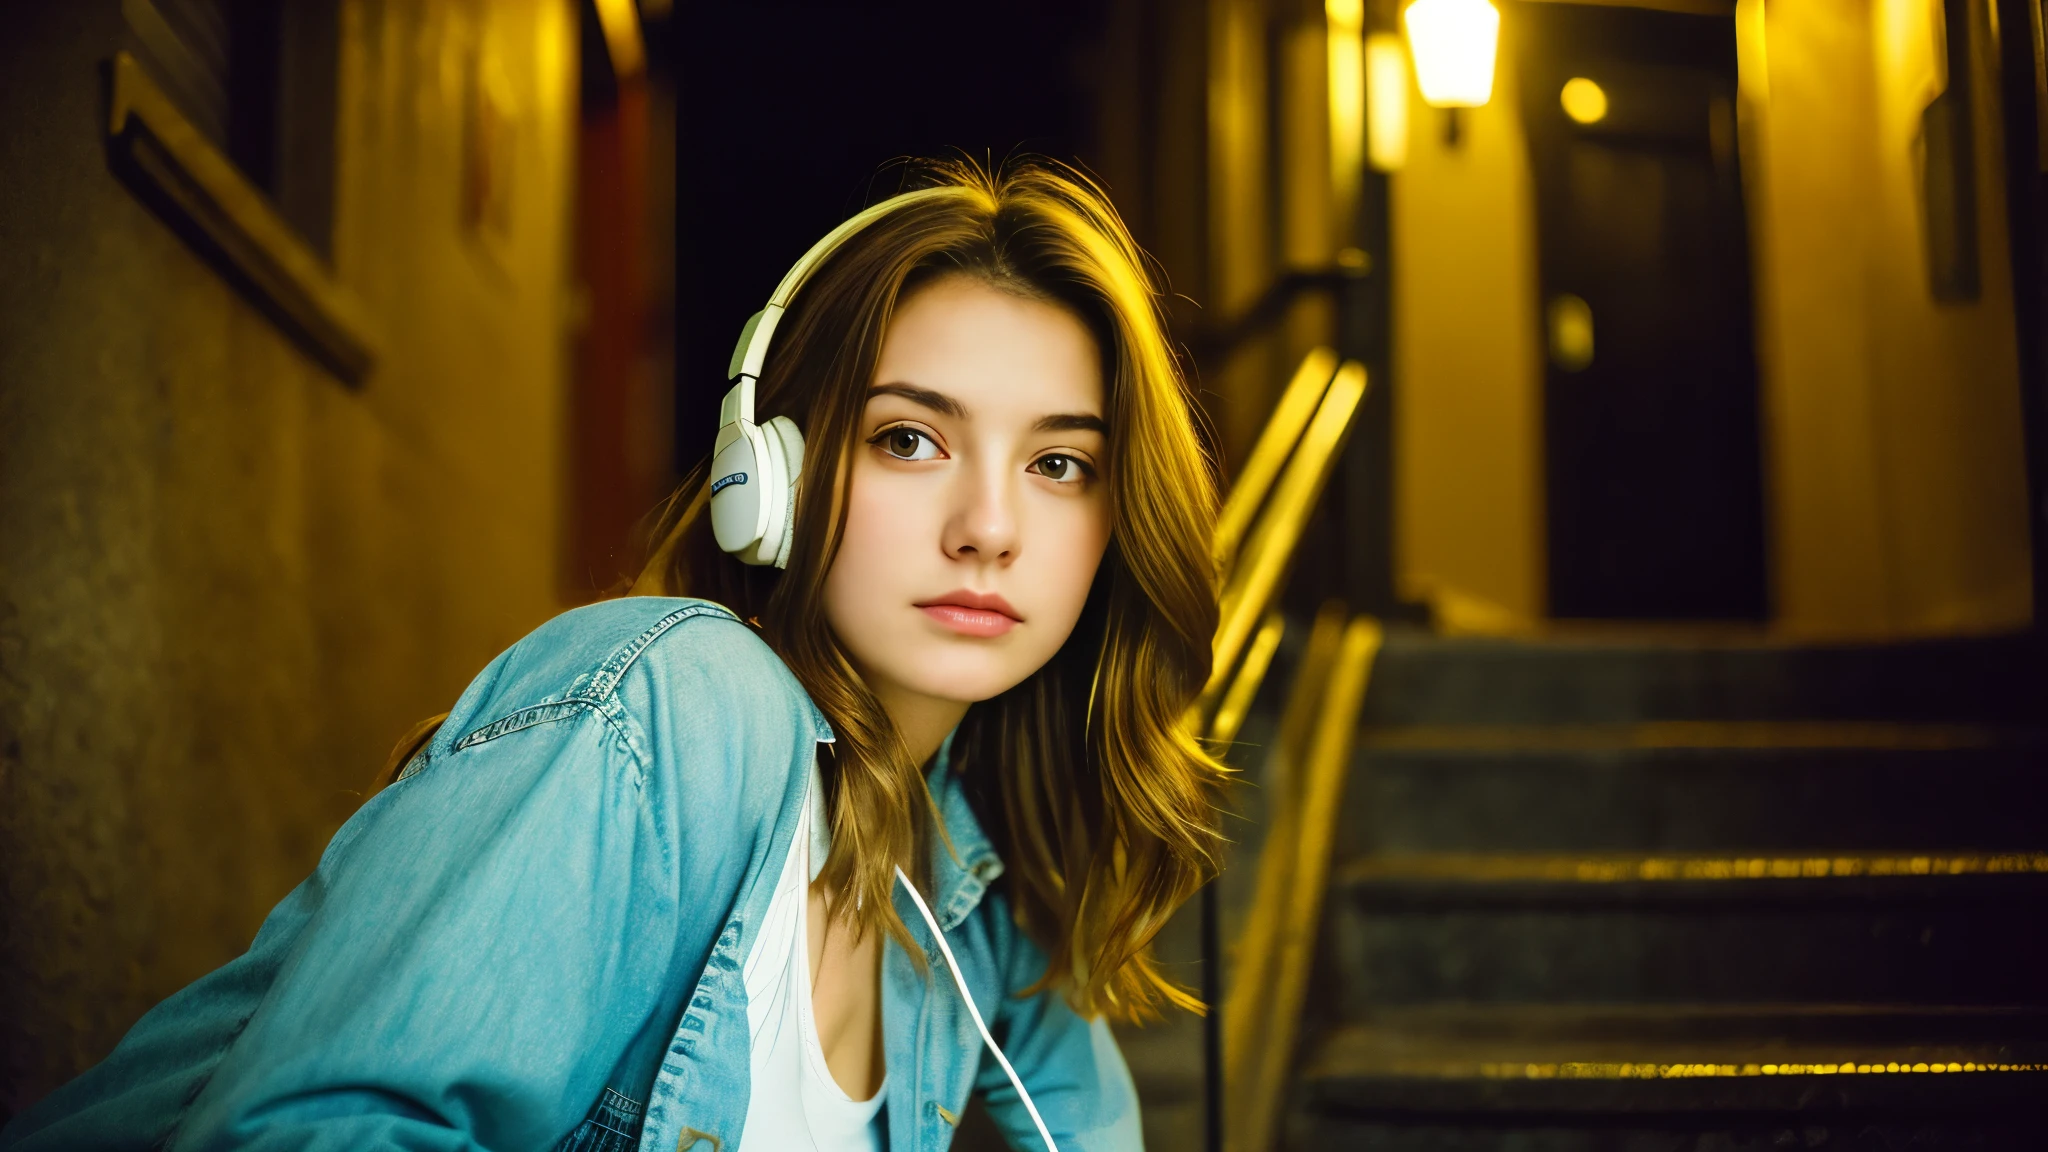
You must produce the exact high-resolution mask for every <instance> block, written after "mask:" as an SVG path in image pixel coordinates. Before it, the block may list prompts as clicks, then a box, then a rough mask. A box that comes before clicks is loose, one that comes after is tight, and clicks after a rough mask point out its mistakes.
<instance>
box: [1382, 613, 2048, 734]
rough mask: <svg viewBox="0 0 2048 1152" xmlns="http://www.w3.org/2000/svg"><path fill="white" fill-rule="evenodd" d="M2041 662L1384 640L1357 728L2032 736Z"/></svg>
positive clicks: (1767, 645) (2007, 647) (1690, 645)
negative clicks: (1873, 727)
mask: <svg viewBox="0 0 2048 1152" xmlns="http://www.w3.org/2000/svg"><path fill="white" fill-rule="evenodd" d="M2044 698H2048V693H2044V680H2043V672H2042V659H2041V654H2040V652H2039V650H2038V649H2037V648H2036V647H2035V642H2034V641H2033V640H2031V639H2030V638H2028V637H2024V636H2010V637H1989V638H1981V639H1977V638H1973V639H1942V640H1927V641H1918V642H1912V643H1898V644H1883V645H1853V644H1843V645H1788V644H1785V643H1782V642H1778V641H1774V640H1770V639H1768V638H1765V637H1761V636H1731V637H1726V638H1721V639H1705V640H1699V639H1695V640H1687V641H1679V642H1656V641H1655V640H1654V639H1653V638H1647V637H1629V636H1615V637H1612V638H1599V637H1589V638H1572V639H1548V640H1541V641H1520V640H1502V639H1479V638H1445V637H1438V636H1433V635H1430V634H1428V633H1422V632H1416V631H1406V630H1398V629H1397V630H1390V631H1389V633H1388V635H1387V639H1386V643H1385V646H1384V647H1383V648H1382V650H1381V652H1380V655H1379V658H1378V661H1377V663H1376V664H1375V666H1374V670H1373V683H1372V689H1371V691H1370V692H1369V693H1368V694H1367V697H1366V701H1365V708H1364V713H1363V716H1362V720H1363V722H1364V723H1365V725H1366V726H1367V727H1374V726H1380V725H1389V724H1558V723H1576V722H1588V723H1600V722H1620V721H1630V720H1770V719H1787V720H1886V721H1983V722H2003V723H2018V724H2034V723H2038V722H2039V721H2040V718H2041V711H2042V706H2041V701H2042V700H2043V699H2044Z"/></svg>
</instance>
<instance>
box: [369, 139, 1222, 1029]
mask: <svg viewBox="0 0 2048 1152" xmlns="http://www.w3.org/2000/svg"><path fill="white" fill-rule="evenodd" d="M912 171H913V177H912V179H913V181H914V182H915V184H920V185H923V186H932V187H942V188H946V189H950V190H951V192H952V194H951V195H944V196H937V197H932V198H928V199H923V200H920V201H916V202H913V203H910V204H907V205H905V206H904V207H903V208H901V209H899V210H897V211H895V212H892V213H891V214H889V215H887V216H885V217H883V218H882V219H880V220H877V221H875V222H874V223H872V224H870V225H869V226H868V227H867V228H865V229H864V230H862V231H861V232H859V233H857V234H856V235H854V236H853V237H852V238H851V239H849V240H848V241H847V242H846V243H845V244H844V245H843V246H841V247H840V249H839V250H838V251H837V252H835V253H834V254H833V255H832V256H831V257H830V259H828V260H827V261H826V262H825V263H824V264H822V265H821V266H820V267H819V268H818V269H817V271H816V272H815V273H814V274H813V275H812V277H811V279H810V280H809V282H808V283H806V284H805V286H804V287H803V289H802V290H801V291H800V292H798V293H797V296H796V298H795V300H794V301H793V302H792V304H791V307H790V308H789V310H788V312H787V313H786V314H785V315H784V317H783V318H782V322H781V325H780V327H779V328H778V330H777V332H776V338H775V345H774V348H773V349H772V351H771V352H770V354H769V356H768V360H767V364H766V366H765V372H764V375H763V376H762V377H761V379H760V382H759V387H758V389H757V393H756V396H757V399H756V411H757V413H758V416H757V418H758V419H760V420H763V421H765V420H767V419H769V418H771V417H774V416H788V417H790V418H791V419H793V420H795V421H796V423H797V425H798V426H799V427H801V428H802V429H803V430H804V442H805V458H804V473H803V477H802V482H801V485H800V489H799V493H798V498H797V502H796V527H795V539H794V544H793V548H792V550H791V555H790V559H789V564H788V568H787V569H786V570H782V571H778V570H775V569H773V568H757V567H749V566H747V565H744V564H742V563H740V562H739V561H738V560H737V559H736V558H734V557H732V556H729V555H727V554H725V553H724V552H722V551H720V549H719V548H718V545H717V542H716V540H714V539H713V537H712V533H711V524H710V517H709V516H708V515H706V514H705V513H706V511H707V509H708V507H709V499H710V497H709V492H708V484H707V481H708V478H709V477H708V466H709V461H708V460H706V461H704V462H703V463H700V464H699V465H698V467H697V468H696V469H694V470H693V471H692V472H691V474H690V475H689V476H688V477H687V478H686V479H685V480H684V481H683V483H682V485H681V486H680V487H679V488H678V489H677V490H676V492H675V493H674V494H673V495H671V496H670V497H669V499H668V500H667V501H666V502H665V503H664V505H663V506H662V507H660V508H659V509H657V511H656V514H655V515H654V517H653V519H652V529H651V531H650V533H649V535H648V543H650V544H651V545H652V548H651V550H650V554H649V558H648V560H647V562H646V564H645V566H644V567H643V568H642V569H641V571H640V573H639V575H638V577H637V578H636V579H635V580H634V581H633V583H632V584H631V586H630V588H629V589H628V590H627V591H628V594H632V595H687V596H696V597H702V598H704V599H708V600H714V601H717V602H719V603H721V604H724V605H725V606H727V607H728V608H731V609H732V610H733V611H734V612H736V613H737V614H738V615H739V616H740V617H741V618H742V619H745V620H748V621H749V622H750V623H753V624H755V625H756V626H757V627H758V628H759V630H760V634H761V636H762V637H763V638H764V639H765V640H766V641H767V643H768V644H769V645H770V646H771V647H772V648H773V649H774V650H775V651H776V653H777V654H778V655H780V656H781V658H782V659H783V661H784V662H785V663H786V664H788V666H789V667H790V669H791V670H792V671H793V672H794V673H795V675H796V677H797V679H798V681H800V682H801V683H802V684H803V686H804V688H805V690H806V691H807V692H808V693H809V694H810V697H811V699H812V700H813V701H814V702H815V703H816V704H817V706H818V708H819V709H820V710H821V711H823V712H824V714H825V716H826V718H827V720H829V721H830V723H831V725H832V729H833V732H834V734H835V735H836V737H837V742H836V745H834V746H832V750H831V752H830V753H829V754H828V755H827V756H826V758H825V763H824V764H823V773H824V776H825V780H826V788H827V791H828V794H829V800H830V812H831V820H832V849H831V853H830V855H829V856H828V857H827V859H826V862H825V866H824V869H823V871H822V872H821V874H820V875H819V877H818V881H817V882H818V883H819V884H820V885H823V886H824V888H825V890H826V891H827V892H830V893H834V894H835V896H834V906H835V908H836V909H839V910H846V909H858V911H855V912H852V913H850V916H851V921H852V927H853V930H854V931H856V932H865V931H868V930H874V929H879V930H881V931H883V932H885V933H886V934H888V935H889V936H891V937H893V938H895V939H896V940H898V941H899V942H900V943H902V944H903V945H904V946H905V947H906V950H908V951H909V952H910V953H911V954H912V955H913V956H918V955H920V954H921V953H920V950H919V949H918V948H916V947H915V946H914V945H912V943H911V940H910V936H909V934H908V932H907V931H906V930H905V928H904V925H903V922H902V921H901V919H900V918H899V917H898V916H897V914H896V912H895V908H894V903H893V901H892V900H891V895H892V892H891V884H892V880H893V878H894V871H893V869H894V867H895V866H896V865H897V864H899V863H903V864H905V865H906V866H909V865H912V864H913V863H914V862H919V861H922V860H923V859H924V858H925V852H926V846H927V845H928V844H929V843H931V839H930V838H931V837H932V836H933V835H934V834H936V835H937V836H938V837H940V838H941V839H942V840H943V838H944V837H945V830H944V828H943V827H941V826H940V822H939V820H938V814H937V811H936V809H935V807H934V806H933V804H932V802H931V796H930V793H929V791H928V790H927V789H926V786H925V781H924V776H923V773H922V770H921V768H920V766H919V765H917V764H915V763H913V762H912V761H911V758H910V755H909V753H908V751H907V749H906V747H905V745H904V743H903V740H902V739H901V737H900V736H899V735H898V734H897V732H896V730H895V728H894V726H893V725H892V724H891V723H890V720H889V717H888V714H887V713H886V712H885V711H884V710H883V707H882V705H881V702H880V701H879V700H878V699H877V697H876V696H875V694H874V692H873V691H872V690H871V689H870V688H869V687H868V685H867V684H865V683H864V682H863V681H862V679H861V677H860V675H859V673H858V672H856V671H855V670H854V667H853V664H852V663H851V662H850V661H849V659H848V657H847V654H846V652H845V650H844V649H843V648H842V647H841V646H840V644H839V641H838V640H837V639H836V638H835V637H834V636H833V634H832V631H831V629H830V628H829V627H828V626H827V623H826V618H825V611H824V595H823V593H824V586H825V576H826V572H827V570H828V569H829V568H830V567H831V565H832V560H833V557H834V555H835V554H836V553H837V550H838V546H839V541H840V537H841V533H842V532H843V530H844V525H845V517H846V500H845V496H846V490H847V486H848V483H849V477H850V475H851V467H852V463H853V460H854V453H855V451H856V445H857V443H858V438H859V431H860V419H861V416H862V413H863V410H864V409H865V407H866V404H867V397H868V390H869V388H870V387H871V386H872V384H873V382H874V374H875V367H876V363H877V361H878V359H879V357H880V354H881V348H882V341H883V337H884V335H885V334H886V333H887V331H888V327H889V322H890V317H891V316H892V314H893V313H894V310H895V309H896V307H897V306H898V304H899V303H900V302H901V301H903V300H904V299H906V298H907V297H908V296H909V295H910V294H911V293H912V292H914V291H916V290H917V289H918V288H919V287H921V286H922V285H923V284H925V283H927V282H929V281H931V280H934V279H937V278H939V277H941V276H947V275H966V276H972V277H975V278H977V279H979V280H981V281H983V282H985V283H987V284H989V285H991V286H993V287H995V288H997V289H999V290H1002V291H1005V292H1013V293H1017V294H1019V295H1021V296H1025V297H1028V298H1032V299H1037V300H1042V301H1046V302H1049V303H1052V304H1055V305H1057V306H1059V307H1063V308H1066V309H1068V310H1070V311H1071V312H1072V313H1073V314H1074V315H1075V316H1077V317H1079V318H1080V319H1081V320H1082V321H1083V322H1084V323H1085V324H1086V325H1087V326H1088V328H1089V329H1090V330H1091V331H1092V332H1093V334H1094V336H1095V339H1096V342H1097V345H1098V347H1099V348H1100V350H1101V353H1102V356H1103V379H1104V380H1105V382H1106V383H1107V386H1108V387H1107V397H1106V400H1107V408H1108V411H1107V413H1106V416H1107V423H1108V426H1109V448H1108V453H1107V464H1108V467H1107V469H1106V473H1107V481H1108V487H1109V494H1110V495H1109V502H1110V514H1111V523H1112V529H1111V538H1110V543H1109V546H1108V548H1107V550H1106V551H1105V554H1104V556H1103V559H1102V563H1101V566H1100V568H1099V569H1098V570H1097V572H1096V576H1095V582H1094V585H1093V587H1092V588H1091V589H1090V592H1089V596H1088V601H1087V606H1086V607H1085V609H1084V610H1083V612H1082V615H1081V618H1080V620H1079V622H1078V623H1077V624H1076V625H1075V628H1074V631H1073V633H1072V635H1071V636H1069V638H1068V639H1067V641H1066V643H1065V645H1064V646H1063V647H1062V648H1061V649H1060V650H1059V652H1058V653H1057V654H1055V656H1054V657H1053V658H1052V659H1051V660H1050V661H1048V662H1047V663H1046V664H1045V666H1044V667H1042V668H1041V669H1039V670H1038V671H1037V672H1036V673H1034V674H1033V675H1032V676H1030V677H1029V678H1027V679H1026V680H1025V681H1024V682H1023V683H1021V684H1019V685H1017V686H1016V687H1014V688H1012V689H1010V690H1009V691H1008V692H1005V693H1003V694H1002V695H1000V696H998V697H996V698H994V699H991V700H987V701H983V702H980V703H977V704H975V705H974V706H973V707H971V708H970V709H969V710H968V713H967V716H966V719H965V720H964V721H963V722H962V724H961V726H960V729H959V731H958V733H957V735H956V736H955V738H954V744H953V748H954V754H953V765H954V766H955V767H956V768H957V769H958V770H959V771H961V772H962V773H964V774H965V784H966V790H967V794H968V795H969V797H970V798H971V800H972V802H973V804H974V807H975V809H976V813H977V815H978V816H979V817H980V818H981V820H982V822H983V824H984V826H985V831H986V832H987V833H988V834H989V836H990V838H991V840H992V841H993V842H994V844H995V847H996V850H997V852H998V853H999V854H1000V855H1001V856H1002V858H1003V860H1004V863H1005V865H1006V871H1007V878H1006V883H1007V887H1008V890H1009V893H1010V896H1011V900H1012V902H1013V904H1014V906H1015V909H1016V911H1017V914H1018V917H1019V920H1020V923H1021V924H1022V926H1023V928H1024V930H1025V931H1026V932H1028V933H1029V934H1030V935H1031V936H1032V938H1033V939H1034V940H1035V941H1037V942H1038V943H1039V944H1040V946H1041V947H1043V948H1044V950H1045V952H1046V955H1047V957H1048V959H1049V964H1048V966H1047V969H1046V972H1045V974H1044V976H1043V977H1042V978H1041V979H1040V980H1039V982H1038V983H1037V984H1036V985H1034V987H1033V991H1036V990H1038V989H1044V988H1056V989H1058V990H1059V991H1060V992H1061V993H1062V994H1064V995H1065V996H1066V997H1067V999H1068V1001H1069V1003H1071V1004H1072V1005H1073V1006H1074V1007H1075V1009H1076V1010H1078V1011H1080V1012H1082V1013H1083V1014H1084V1015H1089V1016H1094V1015H1101V1014H1107V1015H1110V1016H1113V1017H1116V1018H1119V1019H1141V1018H1144V1017H1147V1016H1151V1015H1155V1014H1156V1012H1157V1010H1158V1008H1159V1006H1160V1003H1161V1002H1162V1001H1164V1002H1168V1003H1172V1004H1176V1005H1179V1006H1181V1007H1185V1008H1189V1009H1193V1010H1199V1009H1200V1002H1199V1001H1198V1000H1196V999H1195V998H1194V997H1192V996H1191V995H1189V994H1188V993H1187V991H1186V990H1184V989H1182V988H1180V987H1179V986H1178V985H1176V984H1175V983H1174V982H1173V981H1171V980H1169V979H1168V978H1167V977H1166V976H1165V975H1164V974H1163V973H1162V972H1161V971H1160V970H1159V968H1158V966H1157V965H1156V963H1155V962H1154V960H1153V958H1152V955H1151V949H1150V944H1151V941H1152V938H1153V937H1154V935H1155V934H1156V933H1157V932H1158V930H1159V928H1160V926H1161V925H1162V924H1164V923H1165V921H1166V919H1167V917H1168V916H1169V915H1170V914H1171V913H1172V912H1173V910H1174V909H1175V908H1176V907H1178V906H1179V905H1180V904H1181V902H1182V901H1184V900H1186V899H1187V897H1188V896H1189V895H1191V894H1192V893H1193V892H1194V891H1195V890H1196V889H1197V888H1198V887H1200V886H1201V884H1203V883H1204V882H1205V881H1207V880H1208V879H1209V878H1211V877H1212V876H1213V875H1214V874H1215V872H1216V868H1217V863H1218V856H1219V851H1218V850H1219V846H1220V844H1221V833H1220V829H1219V811H1220V807H1219V805H1220V799H1221V797H1220V796H1219V795H1218V792H1219V789H1220V788H1221V786H1222V782H1223V780H1224V773H1225V770H1224V769H1223V768H1222V767H1221V766H1220V765H1219V764H1218V763H1217V762H1216V761H1215V760H1214V759H1213V758H1212V757H1211V756H1210V755H1209V753H1208V752H1207V751H1206V750H1205V749H1204V748H1203V747H1202V746H1201V745H1200V744H1199V743H1197V741H1196V740H1195V739H1194V737H1193V735H1192V734H1191V733H1190V732H1188V731H1187V730H1186V729H1185V727H1184V726H1183V724H1182V716H1183V714H1184V713H1185V712H1186V710H1187V709H1188V707H1189V705H1190V704H1191V703H1192V702H1193V701H1194V699H1195V697H1196V695H1197V694H1198V693H1199V691H1200V690H1201V687H1202V685H1203V682H1204V681H1205V680H1206V679H1207V678H1208V675H1209V666H1210V644H1211V640H1212V637H1213V635H1214V633H1215V629H1216V619H1217V601H1216V573H1215V568H1214V564H1213V561H1212V560H1211V559H1210V537H1211V534H1212V532H1213V529H1214V523H1215V515H1216V482H1215V473H1214V467H1213V463H1212V461H1211V460H1210V458H1209V456H1208V455H1207V453H1206V452H1205V451H1204V449H1203V447H1202V444H1201V442H1200V439H1199V438H1198V436H1197V434H1196V430H1195V425H1194V420H1195V410H1194V407H1193V403H1192V399H1191V397H1190V394H1189V391H1188V388H1187V386H1186V382H1185V380H1184V379H1183V377H1182V375H1181V372H1180V370H1179V367H1178V363H1177V361H1176V359H1175V356H1174V354H1173V351H1172V348H1171V347H1170V345H1169V344H1168V341H1167V337H1166V331H1165V326H1164V320H1163V315H1162V311H1161V309H1160V306H1159V292H1158V289H1157V288H1156V286H1155V284H1154V281H1153V279H1152V277H1151V275H1150V274H1149V273H1148V268H1147V265H1146V262H1145V259H1144V257H1143V255H1142V254H1141V252H1140V251H1139V249H1138V247H1137V245H1136V244H1134V243H1133V242H1132V240H1131V238H1130V235H1129V233H1128V232H1127V231H1126V230H1125V228H1124V226H1123V223H1122V221H1121V220H1120V219H1118V217H1117V215H1116V212H1115V210H1114V209H1113V208H1112V207H1111V206H1110V204H1109V201H1108V198H1107V197H1106V195H1105V194H1104V193H1103V192H1102V190H1101V189H1100V188H1099V187H1097V186H1096V185H1095V184H1094V183H1093V182H1092V181H1090V180H1089V179H1088V178H1087V177H1085V176H1083V175H1081V174H1079V173H1076V172H1074V171H1072V170H1070V169H1066V168H1064V167H1061V166H1057V165H1054V164H1052V163H1050V162H1047V161H1042V160H1021V161H1013V162H1010V163H1007V164H1005V165H1004V166H1002V167H1001V168H1000V169H999V170H996V171H993V172H991V171H988V170H986V169H983V168H982V167H980V166H978V165H976V164H973V163H972V162H967V161H955V162H933V163H928V164H925V165H922V166H920V167H918V168H916V169H913V170H912ZM423 733H424V734H426V735H430V734H431V729H430V728H427V727H426V726H425V725H422V727H421V729H416V730H415V731H414V732H413V733H411V734H409V735H408V738H407V740H406V741H402V742H401V744H400V747H399V749H397V750H395V751H394V753H393V765H394V767H395V766H396V765H398V764H402V763H403V762H404V760H405V759H406V758H407V757H408V756H409V755H410V751H409V750H408V747H411V748H416V747H417V746H418V745H419V744H420V743H421V742H423V741H424V739H425V735H423ZM948 843H949V842H948ZM848 897H852V898H851V899H848Z"/></svg>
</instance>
